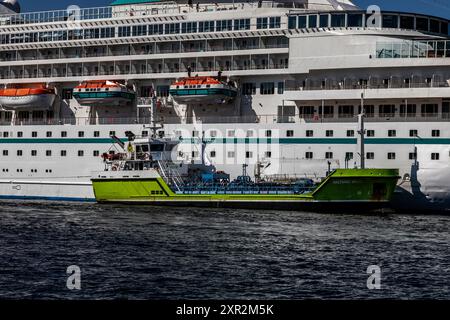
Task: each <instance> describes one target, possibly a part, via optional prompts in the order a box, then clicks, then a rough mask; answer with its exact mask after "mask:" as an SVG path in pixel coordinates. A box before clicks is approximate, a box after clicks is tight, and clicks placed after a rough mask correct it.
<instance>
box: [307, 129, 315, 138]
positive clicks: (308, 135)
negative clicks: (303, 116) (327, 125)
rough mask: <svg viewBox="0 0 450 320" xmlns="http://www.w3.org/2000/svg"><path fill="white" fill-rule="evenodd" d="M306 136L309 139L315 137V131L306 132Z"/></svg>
mask: <svg viewBox="0 0 450 320" xmlns="http://www.w3.org/2000/svg"><path fill="white" fill-rule="evenodd" d="M306 136H307V137H314V131H313V130H306Z"/></svg>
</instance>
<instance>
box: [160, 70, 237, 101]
mask: <svg viewBox="0 0 450 320" xmlns="http://www.w3.org/2000/svg"><path fill="white" fill-rule="evenodd" d="M169 93H170V95H171V96H172V97H173V99H174V100H175V101H176V102H178V103H180V104H189V103H202V102H203V103H207V102H229V101H231V100H233V99H234V98H235V97H236V95H237V88H236V87H235V86H234V83H232V82H228V83H227V82H224V81H221V80H219V79H217V78H214V77H188V78H182V79H179V80H178V81H175V82H174V83H173V84H172V85H171V86H170V91H169Z"/></svg>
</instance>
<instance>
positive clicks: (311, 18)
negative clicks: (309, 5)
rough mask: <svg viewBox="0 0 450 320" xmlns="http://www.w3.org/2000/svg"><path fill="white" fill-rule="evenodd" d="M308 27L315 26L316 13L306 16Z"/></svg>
mask: <svg viewBox="0 0 450 320" xmlns="http://www.w3.org/2000/svg"><path fill="white" fill-rule="evenodd" d="M308 28H317V15H311V16H308Z"/></svg>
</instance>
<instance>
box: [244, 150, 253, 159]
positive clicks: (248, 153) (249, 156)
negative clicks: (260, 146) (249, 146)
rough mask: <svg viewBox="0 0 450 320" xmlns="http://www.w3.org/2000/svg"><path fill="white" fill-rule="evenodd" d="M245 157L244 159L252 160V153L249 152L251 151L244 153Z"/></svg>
mask: <svg viewBox="0 0 450 320" xmlns="http://www.w3.org/2000/svg"><path fill="white" fill-rule="evenodd" d="M245 157H246V158H247V159H250V158H253V152H251V151H247V152H245Z"/></svg>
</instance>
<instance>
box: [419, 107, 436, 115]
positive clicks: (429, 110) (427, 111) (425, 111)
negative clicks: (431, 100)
mask: <svg viewBox="0 0 450 320" xmlns="http://www.w3.org/2000/svg"><path fill="white" fill-rule="evenodd" d="M421 111H422V117H435V116H437V114H438V105H437V104H422V106H421Z"/></svg>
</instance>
